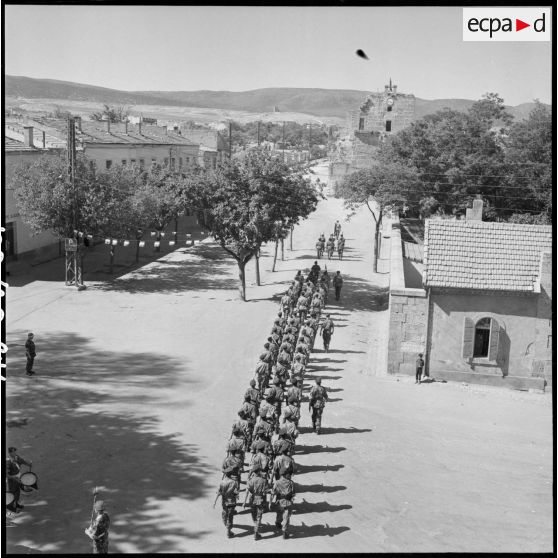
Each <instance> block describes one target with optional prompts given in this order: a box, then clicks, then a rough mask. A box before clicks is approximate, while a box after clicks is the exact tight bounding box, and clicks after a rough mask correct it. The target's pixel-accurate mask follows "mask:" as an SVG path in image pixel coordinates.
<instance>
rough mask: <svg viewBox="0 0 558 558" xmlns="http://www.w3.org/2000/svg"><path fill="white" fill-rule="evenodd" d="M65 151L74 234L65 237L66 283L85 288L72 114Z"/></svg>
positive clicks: (74, 130)
mask: <svg viewBox="0 0 558 558" xmlns="http://www.w3.org/2000/svg"><path fill="white" fill-rule="evenodd" d="M66 152H67V158H68V176H69V178H70V184H71V185H72V198H73V200H72V224H73V230H74V236H73V237H72V238H66V242H65V248H66V285H73V284H75V286H76V287H77V289H78V291H81V290H83V289H85V285H84V284H83V279H82V250H83V245H82V244H81V245H80V244H79V235H78V232H79V231H78V230H77V227H78V222H79V214H78V211H79V209H78V200H77V190H76V121H75V118H73V117H72V116H68V127H67V136H66Z"/></svg>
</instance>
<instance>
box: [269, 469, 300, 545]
mask: <svg viewBox="0 0 558 558" xmlns="http://www.w3.org/2000/svg"><path fill="white" fill-rule="evenodd" d="M273 494H274V495H275V497H276V499H277V512H276V514H277V515H276V517H275V527H276V528H277V529H281V530H282V532H283V538H285V539H286V538H288V536H289V533H288V529H289V523H290V519H291V513H292V505H293V499H294V497H295V486H294V483H293V481H292V480H291V479H288V478H284V477H283V478H280V479H279V480H278V481H277V482H276V483H275V485H274V486H273Z"/></svg>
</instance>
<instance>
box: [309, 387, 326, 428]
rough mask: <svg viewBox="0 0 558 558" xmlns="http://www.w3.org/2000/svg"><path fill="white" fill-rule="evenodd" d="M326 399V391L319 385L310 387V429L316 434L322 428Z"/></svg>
mask: <svg viewBox="0 0 558 558" xmlns="http://www.w3.org/2000/svg"><path fill="white" fill-rule="evenodd" d="M327 399H328V395H327V391H326V389H325V388H324V387H323V386H321V385H315V386H312V389H311V390H310V407H311V409H312V428H313V430H314V431H316V432H317V433H318V434H319V433H320V428H321V426H322V413H323V411H324V406H325V402H326V401H327Z"/></svg>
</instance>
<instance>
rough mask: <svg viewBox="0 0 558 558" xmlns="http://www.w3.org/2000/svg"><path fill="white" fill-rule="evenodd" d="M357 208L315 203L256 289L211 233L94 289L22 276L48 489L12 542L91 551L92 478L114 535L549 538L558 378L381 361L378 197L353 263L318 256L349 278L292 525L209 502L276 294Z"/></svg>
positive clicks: (199, 548)
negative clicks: (511, 380)
mask: <svg viewBox="0 0 558 558" xmlns="http://www.w3.org/2000/svg"><path fill="white" fill-rule="evenodd" d="M343 216H344V214H343V211H342V204H341V202H340V201H339V200H335V199H328V200H327V201H322V202H320V205H319V208H318V210H317V212H316V213H315V214H313V215H312V216H311V218H310V219H308V220H307V221H306V222H305V223H303V224H302V225H301V226H300V227H298V228H297V229H296V230H295V233H294V237H293V250H292V251H291V250H289V248H288V246H289V243H288V241H287V243H286V246H285V247H286V249H285V261H283V262H279V263H278V271H277V272H275V273H271V272H270V268H271V262H272V259H271V256H272V253H273V250H272V248H273V247H272V246H269V247H268V249H267V250H266V252H265V254H264V257H263V258H262V260H261V269H262V283H263V284H262V286H260V287H257V286H255V285H254V283H253V282H252V284H249V285H248V289H247V293H248V298H249V302H246V303H243V302H241V301H239V300H238V298H237V284H236V277H237V273H236V270H235V266H234V264H233V262H232V261H231V260H230V259H228V258H227V257H225V255H224V254H223V253H222V251H221V250H220V249H219V248H218V247H217V246H216V245H213V244H211V243H205V244H201V245H198V246H196V247H194V248H191V249H179V250H176V251H175V252H173V253H172V254H170V255H168V256H165V257H164V258H163V259H161V260H159V261H157V262H154V263H152V264H149V265H147V266H145V267H143V268H141V269H139V270H137V271H135V272H133V273H131V274H129V275H127V276H124V277H122V278H120V279H118V280H115V281H113V282H112V283H95V284H90V285H89V288H88V289H87V290H86V291H83V292H77V291H75V290H73V289H70V288H66V287H64V286H62V285H60V284H59V283H48V282H43V283H40V284H37V282H30V283H28V284H27V285H25V286H24V287H18V288H10V289H9V291H8V299H7V300H8V314H7V326H8V327H7V331H8V343H11V344H14V343H23V342H24V340H25V337H26V334H27V331H33V332H34V333H35V335H36V344H37V352H38V358H37V361H36V366H35V368H36V370H37V373H38V374H37V377H33V378H28V377H26V376H25V374H24V360H25V359H24V357H23V349H22V348H21V347H15V346H13V347H12V348H11V349H10V351H9V358H8V380H7V389H6V393H7V402H6V405H7V409H6V411H7V426H8V431H7V440H6V441H5V443H6V445H15V446H16V447H17V448H18V450H19V452H20V453H21V454H22V455H23V456H25V457H27V458H28V459H32V460H33V462H34V463H35V466H34V470H36V472H37V474H38V475H39V487H40V490H39V492H37V493H36V494H34V495H32V496H29V497H25V499H24V503H25V510H24V512H22V513H21V514H19V515H18V516H16V517H15V518H14V519H13V520H12V521H11V522H10V524H9V526H8V527H7V539H8V544H9V547H8V548H10V547H11V548H15V547H16V546H17V545H19V546H20V547H22V546H26V547H30V548H34V549H37V550H39V551H42V552H47V553H48V552H63V553H78V552H87V551H88V550H89V539H87V538H86V537H85V535H84V534H83V529H84V528H85V527H86V526H87V523H88V519H89V517H90V513H91V504H92V497H91V491H92V489H93V487H94V486H95V485H97V486H101V487H102V488H101V494H102V497H103V499H104V500H105V501H106V503H107V507H108V511H109V513H110V514H111V517H112V521H113V523H112V529H111V535H110V537H111V538H110V549H109V551H110V552H123V553H126V552H212V553H213V552H235V553H236V552H263V553H267V552H394V551H398V552H410V551H416V552H449V551H463V552H481V551H493V552H501V551H509V552H541V551H545V552H550V551H551V549H552V409H551V400H550V397H549V395H548V394H546V395H541V394H521V393H517V392H503V391H501V390H496V389H492V390H491V389H487V388H484V389H482V390H481V389H480V388H479V389H475V388H472V387H470V386H462V385H454V384H429V385H415V384H414V382H413V381H411V378H405V377H401V378H393V377H388V376H386V374H385V364H384V363H385V349H386V347H385V339H386V330H387V302H388V297H387V286H388V284H389V278H388V275H387V274H384V273H378V274H374V273H373V272H372V266H371V249H370V247H371V236H372V233H373V228H372V221H371V219H370V216H369V214H368V213H367V212H366V211H362V212H361V213H359V214H357V215H356V216H355V217H354V218H353V219H351V221H350V222H345V221H342V226H343V231H344V234H345V237H346V238H347V244H346V250H345V255H346V257H345V258H344V260H343V261H342V262H338V261H331V262H329V261H327V262H325V261H324V260H322V261H321V262H320V264H321V265H322V266H323V265H324V264H325V263H327V268H328V271H331V272H334V271H336V270H337V269H339V270H341V272H342V274H343V276H344V278H345V284H344V288H343V291H342V298H341V301H340V302H339V303H335V301H334V300H333V301H331V300H330V306H329V311H330V312H331V315H332V318H333V319H334V321H335V323H336V332H335V334H334V336H333V340H332V345H331V349H332V350H331V351H330V352H329V353H328V354H325V353H323V352H322V351H321V350H320V349H321V347H320V345H319V343H317V345H316V347H317V349H318V350H317V351H316V352H315V353H314V354H313V355H312V359H311V365H310V373H309V379H311V378H313V377H315V376H316V375H320V376H321V377H322V378H323V385H325V386H326V387H327V388H329V390H330V397H331V400H330V403H329V404H328V406H327V407H326V409H325V412H324V420H323V426H324V432H323V434H322V435H320V436H317V435H315V434H313V433H311V432H310V431H309V429H308V426H309V423H310V421H309V415H308V412H307V407H306V406H305V407H304V408H303V415H302V420H301V425H302V427H303V428H302V435H301V436H300V438H299V441H300V449H299V452H297V454H296V456H295V460H296V462H297V464H298V466H299V472H298V474H297V475H296V478H295V479H294V480H295V481H296V483H297V491H298V495H297V498H296V506H295V513H294V515H293V518H292V538H291V539H290V540H287V541H284V540H283V539H281V538H280V537H278V536H277V534H276V533H275V531H274V530H273V529H272V524H273V521H274V517H273V516H272V515H271V514H267V515H266V516H264V524H266V525H267V527H265V528H264V531H263V533H262V534H263V539H262V540H260V541H254V540H253V537H252V530H251V519H250V516H249V514H248V513H247V512H243V513H240V514H239V515H238V516H237V517H236V521H235V528H234V532H235V533H236V536H235V538H233V539H230V540H229V539H227V538H226V537H225V531H224V528H223V525H222V523H221V518H220V510H219V509H218V508H219V505H220V504H217V508H216V509H213V508H212V506H213V501H214V498H215V491H216V488H217V486H218V483H219V481H220V478H221V473H220V466H221V463H222V460H223V458H224V453H225V443H226V440H227V438H228V436H229V433H230V426H231V424H232V421H233V419H234V418H235V417H236V411H237V410H238V408H239V407H240V404H241V402H242V395H243V393H244V391H245V388H246V387H247V384H248V381H249V379H250V378H251V377H252V373H253V370H254V367H255V364H256V362H257V356H258V354H259V351H260V349H261V347H262V346H263V343H264V341H265V339H266V337H267V335H268V332H269V331H270V329H271V325H272V322H273V318H274V316H275V314H276V312H277V310H278V300H279V297H280V295H281V294H282V293H283V292H284V291H285V289H286V288H287V285H288V283H289V281H290V280H291V279H292V277H293V276H294V274H295V273H296V271H297V270H298V269H303V270H304V269H308V268H309V267H310V265H311V264H312V263H313V261H314V259H315V258H314V249H313V247H314V243H315V240H316V238H317V236H318V234H319V233H320V232H325V233H328V232H329V231H330V230H331V229H332V227H333V223H334V221H335V219H337V218H339V219H342V217H343ZM385 269H387V266H382V265H380V271H382V270H385ZM247 273H248V281H249V283H250V280H251V279H255V272H254V267H253V264H250V265H249V268H248V272H247Z"/></svg>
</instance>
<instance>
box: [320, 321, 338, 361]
mask: <svg viewBox="0 0 558 558" xmlns="http://www.w3.org/2000/svg"><path fill="white" fill-rule="evenodd" d="M334 329H335V326H334V325H333V320H332V319H331V317H330V315H329V314H328V315H327V316H326V319H325V321H324V323H323V324H322V337H323V340H324V350H325V352H326V353H327V352H329V343H330V341H331V336H332V335H333V331H334Z"/></svg>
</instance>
